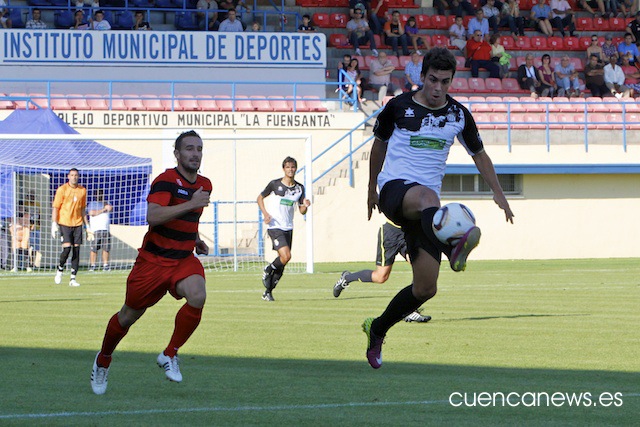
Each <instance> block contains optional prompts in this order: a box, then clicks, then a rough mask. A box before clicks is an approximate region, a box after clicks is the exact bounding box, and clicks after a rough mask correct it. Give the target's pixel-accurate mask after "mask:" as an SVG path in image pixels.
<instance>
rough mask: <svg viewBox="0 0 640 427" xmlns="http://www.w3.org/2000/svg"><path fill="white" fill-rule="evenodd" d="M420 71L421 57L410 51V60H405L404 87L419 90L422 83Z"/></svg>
mask: <svg viewBox="0 0 640 427" xmlns="http://www.w3.org/2000/svg"><path fill="white" fill-rule="evenodd" d="M421 72H422V58H421V57H420V55H419V54H418V52H412V53H411V61H409V62H407V65H405V66H404V77H405V78H406V79H407V84H405V86H404V87H405V88H407V89H408V90H419V89H422V86H424V83H423V82H422V77H421V76H420V73H421Z"/></svg>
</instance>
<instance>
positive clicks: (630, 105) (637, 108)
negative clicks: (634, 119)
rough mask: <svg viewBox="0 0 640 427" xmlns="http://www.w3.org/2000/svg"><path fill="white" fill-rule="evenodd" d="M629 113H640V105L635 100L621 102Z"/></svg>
mask: <svg viewBox="0 0 640 427" xmlns="http://www.w3.org/2000/svg"><path fill="white" fill-rule="evenodd" d="M620 101H621V102H622V105H623V107H624V111H625V112H627V113H640V103H638V101H636V100H635V99H633V98H622V99H621V100H620Z"/></svg>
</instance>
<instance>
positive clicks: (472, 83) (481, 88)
mask: <svg viewBox="0 0 640 427" xmlns="http://www.w3.org/2000/svg"><path fill="white" fill-rule="evenodd" d="M468 82H469V89H470V90H471V91H472V92H475V93H478V92H486V91H487V87H486V86H485V84H484V78H481V77H469V80H468Z"/></svg>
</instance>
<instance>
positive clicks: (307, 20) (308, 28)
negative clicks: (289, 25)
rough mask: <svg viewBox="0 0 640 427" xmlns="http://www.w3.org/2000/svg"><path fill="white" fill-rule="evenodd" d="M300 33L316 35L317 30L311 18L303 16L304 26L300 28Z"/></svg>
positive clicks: (301, 25)
mask: <svg viewBox="0 0 640 427" xmlns="http://www.w3.org/2000/svg"><path fill="white" fill-rule="evenodd" d="M298 32H299V33H315V32H316V29H315V28H314V27H313V25H311V17H310V16H309V15H302V24H300V25H299V26H298Z"/></svg>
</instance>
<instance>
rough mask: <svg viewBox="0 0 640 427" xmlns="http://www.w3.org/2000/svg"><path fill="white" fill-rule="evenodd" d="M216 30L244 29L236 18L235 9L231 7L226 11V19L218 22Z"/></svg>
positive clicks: (231, 30)
mask: <svg viewBox="0 0 640 427" xmlns="http://www.w3.org/2000/svg"><path fill="white" fill-rule="evenodd" d="M218 31H219V32H221V33H241V32H243V31H244V27H243V26H242V22H240V20H239V19H236V10H235V9H231V10H229V11H228V12H227V19H225V20H224V21H222V22H221V23H220V27H219V28H218Z"/></svg>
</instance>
